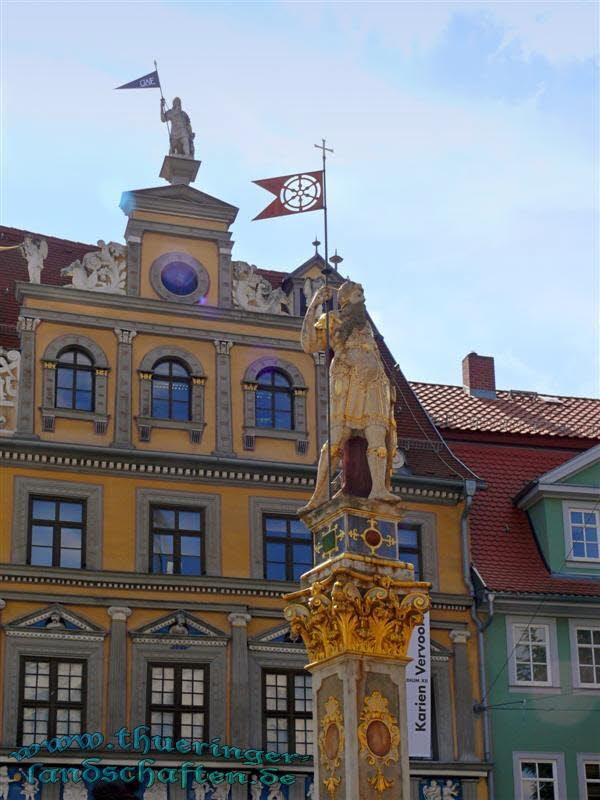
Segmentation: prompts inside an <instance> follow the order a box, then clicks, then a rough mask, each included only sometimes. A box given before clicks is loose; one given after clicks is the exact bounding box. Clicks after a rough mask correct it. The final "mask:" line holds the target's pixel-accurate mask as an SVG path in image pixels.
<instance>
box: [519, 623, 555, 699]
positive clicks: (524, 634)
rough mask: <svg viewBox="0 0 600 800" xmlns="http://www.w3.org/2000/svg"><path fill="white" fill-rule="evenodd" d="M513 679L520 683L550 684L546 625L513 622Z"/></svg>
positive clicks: (548, 640) (548, 634) (547, 630)
mask: <svg viewBox="0 0 600 800" xmlns="http://www.w3.org/2000/svg"><path fill="white" fill-rule="evenodd" d="M512 632H513V641H514V649H513V653H512V658H513V660H514V673H515V681H516V683H520V684H525V683H527V684H536V685H546V686H550V685H551V684H552V673H551V659H550V633H549V629H548V626H547V625H521V624H513V626H512Z"/></svg>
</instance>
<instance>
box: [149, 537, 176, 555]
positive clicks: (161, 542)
mask: <svg viewBox="0 0 600 800" xmlns="http://www.w3.org/2000/svg"><path fill="white" fill-rule="evenodd" d="M152 550H153V552H154V553H163V554H165V553H172V552H173V537H172V536H170V535H168V534H165V533H155V534H154V536H153V541H152Z"/></svg>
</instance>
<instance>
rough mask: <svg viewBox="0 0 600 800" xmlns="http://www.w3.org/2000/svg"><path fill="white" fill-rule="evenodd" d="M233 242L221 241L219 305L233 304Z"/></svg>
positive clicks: (230, 305) (228, 306)
mask: <svg viewBox="0 0 600 800" xmlns="http://www.w3.org/2000/svg"><path fill="white" fill-rule="evenodd" d="M232 249H233V242H219V307H220V308H231V307H232V306H233V297H232V292H233V279H232V275H231V251H232Z"/></svg>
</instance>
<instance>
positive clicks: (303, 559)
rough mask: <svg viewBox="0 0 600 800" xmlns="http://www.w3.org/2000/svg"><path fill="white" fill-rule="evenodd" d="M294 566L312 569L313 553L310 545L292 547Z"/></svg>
mask: <svg viewBox="0 0 600 800" xmlns="http://www.w3.org/2000/svg"><path fill="white" fill-rule="evenodd" d="M292 553H293V561H294V564H304V565H308V566H311V567H312V563H313V552H312V547H311V546H310V545H309V544H295V545H293V547H292Z"/></svg>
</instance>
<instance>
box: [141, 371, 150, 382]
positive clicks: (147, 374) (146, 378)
mask: <svg viewBox="0 0 600 800" xmlns="http://www.w3.org/2000/svg"><path fill="white" fill-rule="evenodd" d="M140 380H142V381H151V380H152V373H151V372H140Z"/></svg>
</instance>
